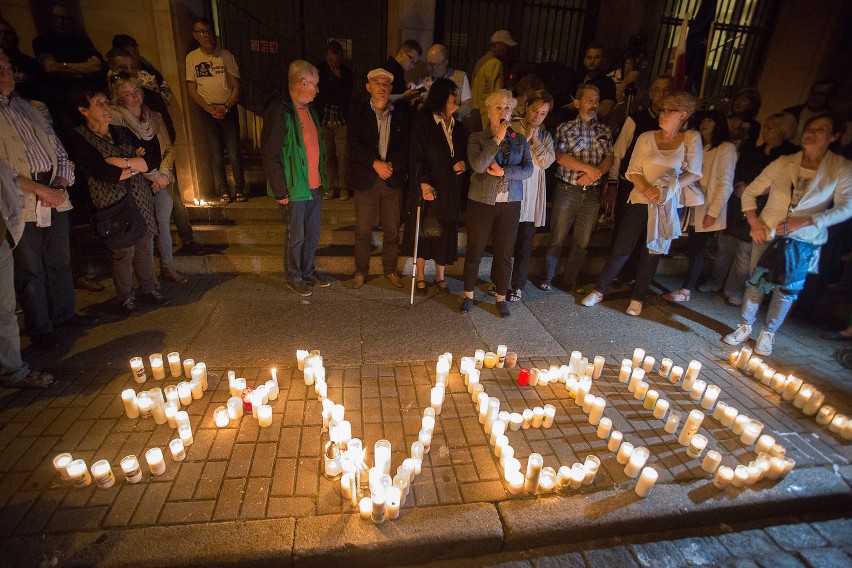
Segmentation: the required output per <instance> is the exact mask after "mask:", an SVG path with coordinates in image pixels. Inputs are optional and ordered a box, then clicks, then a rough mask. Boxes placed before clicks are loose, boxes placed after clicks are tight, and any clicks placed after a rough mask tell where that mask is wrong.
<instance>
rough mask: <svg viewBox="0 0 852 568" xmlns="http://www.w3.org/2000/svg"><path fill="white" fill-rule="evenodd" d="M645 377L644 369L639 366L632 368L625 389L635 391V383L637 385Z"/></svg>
mask: <svg viewBox="0 0 852 568" xmlns="http://www.w3.org/2000/svg"><path fill="white" fill-rule="evenodd" d="M644 379H645V371H644V370H642V369H639V368H636V369H633V372H632V373H630V382H629V383H627V390H628V391H630V392H636V385H638V384H639V383H640V382H641V381H643V380H644Z"/></svg>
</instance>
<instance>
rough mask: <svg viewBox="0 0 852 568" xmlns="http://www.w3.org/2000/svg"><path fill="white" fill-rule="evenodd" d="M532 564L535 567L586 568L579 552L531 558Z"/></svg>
mask: <svg viewBox="0 0 852 568" xmlns="http://www.w3.org/2000/svg"><path fill="white" fill-rule="evenodd" d="M532 565H533V566H535V568H586V563H585V562H584V561H583V556H582V555H581V554H580V553H579V552H568V553H565V554H558V555H554V556H546V557H542V558H533V559H532Z"/></svg>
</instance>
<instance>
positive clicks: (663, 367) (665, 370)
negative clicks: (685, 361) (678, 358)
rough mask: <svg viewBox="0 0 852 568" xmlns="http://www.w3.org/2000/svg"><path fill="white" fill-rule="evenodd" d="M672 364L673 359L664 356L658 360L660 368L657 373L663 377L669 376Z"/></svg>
mask: <svg viewBox="0 0 852 568" xmlns="http://www.w3.org/2000/svg"><path fill="white" fill-rule="evenodd" d="M672 364H674V361H672V360H671V359H669V358H668V357H664V358H663V360H662V361H660V370H659V371H657V373H658V374H659V375H660V376H661V377H663V378H664V379H665V378H666V377H668V376H669V373H670V372H671V370H672Z"/></svg>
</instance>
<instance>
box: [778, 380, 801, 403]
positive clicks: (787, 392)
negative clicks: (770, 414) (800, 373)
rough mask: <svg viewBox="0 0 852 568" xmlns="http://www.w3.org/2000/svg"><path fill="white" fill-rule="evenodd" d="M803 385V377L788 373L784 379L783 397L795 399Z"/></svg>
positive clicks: (788, 399)
mask: <svg viewBox="0 0 852 568" xmlns="http://www.w3.org/2000/svg"><path fill="white" fill-rule="evenodd" d="M801 386H802V379H799V378H797V377H794V376H793V375H788V376H787V380H786V381H784V390H783V391H782V392H781V398H783V399H784V400H787V401H790V400H793V398H795V396H796V393H798V392H799V389H800V388H801Z"/></svg>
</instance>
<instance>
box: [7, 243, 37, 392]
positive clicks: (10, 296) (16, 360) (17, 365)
mask: <svg viewBox="0 0 852 568" xmlns="http://www.w3.org/2000/svg"><path fill="white" fill-rule="evenodd" d="M14 273H15V260H14V257H13V255H12V249H11V247H10V246H9V241H7V240H6V239H0V384H7V385H11V384H12V383H14V382H15V381H19V380H21V379H23V378H24V377H26V376H27V374H29V372H30V369H29V367H27V364H26V363H24V362H23V361H22V360H21V336H20V330H19V329H18V317H17V316H16V315H15V277H14Z"/></svg>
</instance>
